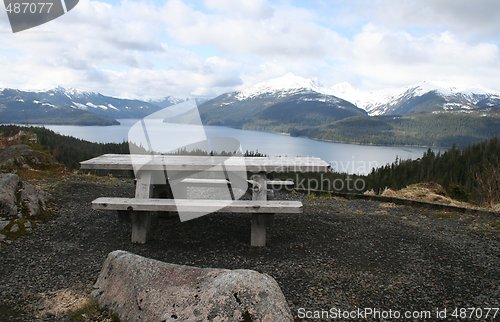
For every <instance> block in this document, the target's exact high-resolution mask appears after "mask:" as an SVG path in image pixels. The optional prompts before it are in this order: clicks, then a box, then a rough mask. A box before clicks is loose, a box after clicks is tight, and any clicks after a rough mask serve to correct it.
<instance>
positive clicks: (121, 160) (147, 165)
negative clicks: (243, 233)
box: [80, 154, 330, 172]
mask: <svg viewBox="0 0 500 322" xmlns="http://www.w3.org/2000/svg"><path fill="white" fill-rule="evenodd" d="M222 164H224V167H225V169H226V171H250V172H327V171H328V170H329V168H330V165H329V164H328V163H327V162H325V161H323V160H321V159H319V158H313V157H224V156H177V155H139V154H132V155H130V154H104V155H101V156H99V157H96V158H93V159H90V160H87V161H83V162H81V163H80V165H81V169H92V170H96V169H98V170H134V165H135V166H136V167H137V168H140V169H141V170H144V171H164V170H165V171H209V172H214V171H215V172H221V171H223V170H222V166H221V165H222Z"/></svg>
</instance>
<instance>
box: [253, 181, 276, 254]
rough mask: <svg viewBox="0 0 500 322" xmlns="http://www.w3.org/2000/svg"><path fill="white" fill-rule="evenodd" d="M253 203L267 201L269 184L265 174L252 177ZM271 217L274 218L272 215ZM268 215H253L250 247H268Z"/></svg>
mask: <svg viewBox="0 0 500 322" xmlns="http://www.w3.org/2000/svg"><path fill="white" fill-rule="evenodd" d="M252 181H253V183H252V201H253V202H256V201H266V200H267V183H266V175H265V174H256V175H253V176H252ZM271 216H273V215H272V214H271ZM265 217H266V215H264V214H259V213H255V214H252V220H251V227H250V246H254V247H264V246H266V230H267V226H268V224H269V222H268V221H267V220H266V218H265Z"/></svg>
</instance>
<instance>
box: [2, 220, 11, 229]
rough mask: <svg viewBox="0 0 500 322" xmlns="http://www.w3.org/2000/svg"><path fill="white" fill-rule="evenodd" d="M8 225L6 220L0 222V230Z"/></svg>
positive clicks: (8, 222)
mask: <svg viewBox="0 0 500 322" xmlns="http://www.w3.org/2000/svg"><path fill="white" fill-rule="evenodd" d="M8 224H10V221H8V220H0V230H3V229H4V228H5V227H7V225H8Z"/></svg>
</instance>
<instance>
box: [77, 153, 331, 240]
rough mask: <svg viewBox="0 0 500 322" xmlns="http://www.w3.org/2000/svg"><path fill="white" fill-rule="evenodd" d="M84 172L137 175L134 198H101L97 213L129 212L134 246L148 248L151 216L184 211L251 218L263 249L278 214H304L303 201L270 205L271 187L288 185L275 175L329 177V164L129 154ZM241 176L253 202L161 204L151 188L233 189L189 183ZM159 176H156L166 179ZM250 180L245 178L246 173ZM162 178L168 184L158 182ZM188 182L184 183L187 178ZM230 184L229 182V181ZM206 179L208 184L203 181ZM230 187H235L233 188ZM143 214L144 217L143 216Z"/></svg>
mask: <svg viewBox="0 0 500 322" xmlns="http://www.w3.org/2000/svg"><path fill="white" fill-rule="evenodd" d="M80 164H81V169H86V170H108V171H112V170H122V171H130V170H134V172H135V175H136V180H137V184H136V192H135V198H106V197H102V198H98V199H96V200H94V201H93V203H92V207H93V208H94V209H104V210H117V211H121V212H122V213H123V212H124V211H128V213H129V215H130V218H131V221H132V242H135V243H145V242H146V241H147V238H148V233H149V230H150V226H151V220H152V218H154V216H152V213H151V212H154V211H173V210H175V209H177V210H178V211H179V212H180V210H179V209H180V208H181V207H183V208H182V209H188V211H189V212H194V213H195V212H197V211H199V212H207V211H208V212H211V211H210V210H212V209H213V211H214V212H215V211H216V212H229V213H233V212H237V213H252V223H251V245H252V246H265V242H266V228H267V226H268V224H269V222H270V218H271V219H272V217H273V214H274V213H298V212H301V211H302V203H301V202H299V201H278V200H273V201H268V200H267V187H268V185H269V184H276V183H282V184H284V183H286V181H270V180H268V178H267V177H268V175H269V174H270V173H274V172H278V173H279V172H287V173H289V172H327V171H329V169H330V165H329V164H328V163H327V162H325V161H323V160H321V159H319V158H314V157H240V156H186V155H148V154H146V155H139V154H134V155H129V154H104V155H101V156H99V157H96V158H93V159H90V160H87V161H83V162H81V163H80ZM238 171H239V172H242V171H245V172H246V173H250V174H251V178H247V179H250V180H248V182H249V183H250V185H251V186H252V200H233V201H229V202H228V200H206V199H176V200H173V199H159V198H157V196H154V195H153V186H154V185H157V184H165V183H166V184H168V183H169V182H168V181H171V182H174V181H176V182H179V180H180V181H182V182H184V183H185V184H186V185H194V184H203V183H204V182H207V183H209V184H210V183H212V184H214V183H216V182H218V181H222V183H223V184H226V183H227V184H229V185H230V184H231V182H229V179H228V181H224V180H211V179H204V178H200V179H193V178H186V174H192V173H195V174H196V173H205V174H211V173H220V172H224V173H226V172H238ZM166 173H168V176H164V175H160V176H159V175H158V174H166ZM245 175H246V174H245ZM158 177H160V178H163V180H164V181H165V180H166V181H167V182H160V181H161V179H160V181H158ZM183 178H185V179H183ZM226 179H227V178H226ZM204 180H205V181H204ZM229 188H231V187H230V186H229ZM141 212H142V213H141Z"/></svg>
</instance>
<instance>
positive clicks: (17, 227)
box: [10, 224, 19, 233]
mask: <svg viewBox="0 0 500 322" xmlns="http://www.w3.org/2000/svg"><path fill="white" fill-rule="evenodd" d="M18 231H19V225H18V224H14V225H12V227H10V232H11V233H17V232H18Z"/></svg>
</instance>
